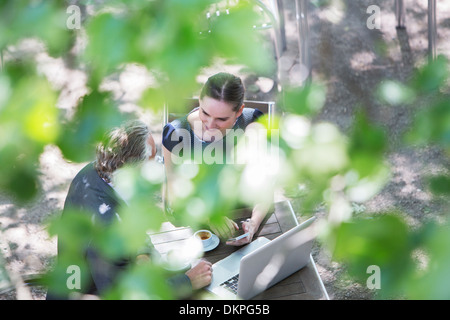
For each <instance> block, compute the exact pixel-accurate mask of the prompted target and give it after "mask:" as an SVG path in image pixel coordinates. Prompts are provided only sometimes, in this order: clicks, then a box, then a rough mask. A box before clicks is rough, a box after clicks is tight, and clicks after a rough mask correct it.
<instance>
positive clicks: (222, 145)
mask: <svg viewBox="0 0 450 320" xmlns="http://www.w3.org/2000/svg"><path fill="white" fill-rule="evenodd" d="M196 110H198V108H195V109H193V110H192V111H191V112H190V113H189V114H191V113H192V112H194V111H196ZM189 114H187V115H186V116H184V117H182V118H180V119H176V120H174V121H172V122H170V123H168V124H166V125H165V126H164V129H163V134H162V144H163V146H164V147H165V148H166V149H167V150H169V151H170V152H172V153H174V154H176V155H178V156H180V157H183V158H185V159H189V158H190V159H195V160H199V161H202V160H205V155H206V153H207V154H208V155H212V158H215V160H218V161H219V162H220V161H223V160H221V159H225V157H226V155H227V154H226V151H228V150H230V149H228V147H230V148H232V147H234V145H235V144H236V138H235V137H239V136H240V135H241V134H243V133H244V130H245V128H246V127H247V126H248V125H249V124H250V123H252V122H254V121H256V120H257V119H258V118H259V117H261V116H262V115H263V113H262V112H261V111H259V110H258V109H252V108H244V110H243V112H242V114H241V115H240V116H239V117H238V118H237V120H236V123H235V124H234V126H233V128H232V129H231V130H229V131H228V133H227V134H226V135H225V136H224V138H223V139H221V140H219V141H215V142H206V141H203V140H201V139H200V138H199V137H197V136H196V135H195V134H194V131H193V130H192V128H191V125H190V124H189V122H188V120H187V118H188V116H189ZM218 150H220V152H223V151H225V152H223V153H222V154H223V156H224V158H221V157H215V155H214V152H216V151H218ZM211 153H212V154H211ZM201 156H203V158H202V159H200V158H199V157H201ZM220 163H223V162H220Z"/></svg>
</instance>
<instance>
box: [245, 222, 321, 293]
mask: <svg viewBox="0 0 450 320" xmlns="http://www.w3.org/2000/svg"><path fill="white" fill-rule="evenodd" d="M315 219H316V218H315V217H313V218H310V219H308V220H306V221H305V222H303V223H301V224H300V225H298V226H296V227H294V228H292V229H291V230H289V231H288V232H286V233H284V234H282V235H281V236H279V237H277V238H275V239H274V240H272V241H271V242H269V243H267V244H266V245H264V246H263V247H261V248H258V249H257V250H255V251H253V252H251V253H249V254H248V255H246V256H244V257H243V258H242V260H241V264H240V271H239V286H238V296H239V297H240V298H242V299H250V298H252V297H254V296H256V295H257V294H259V293H261V292H263V291H264V290H266V289H267V288H269V287H271V286H273V285H274V284H276V283H278V282H279V281H281V280H283V279H284V278H286V277H288V276H290V275H291V274H293V273H294V272H296V271H298V270H300V269H301V268H303V267H304V266H305V265H306V264H307V263H308V262H309V260H310V254H311V248H312V245H313V241H314V238H315V233H314V231H313V228H309V227H310V226H311V225H312V224H313V222H314V221H315Z"/></svg>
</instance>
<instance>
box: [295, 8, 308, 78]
mask: <svg viewBox="0 0 450 320" xmlns="http://www.w3.org/2000/svg"><path fill="white" fill-rule="evenodd" d="M308 2H309V1H307V0H296V1H295V10H296V20H297V32H298V50H299V55H300V64H302V65H303V66H304V67H305V68H307V72H308V76H307V81H309V80H310V79H311V57H310V48H309V25H308Z"/></svg>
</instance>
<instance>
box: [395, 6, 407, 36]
mask: <svg viewBox="0 0 450 320" xmlns="http://www.w3.org/2000/svg"><path fill="white" fill-rule="evenodd" d="M395 18H396V20H397V29H404V28H406V25H405V4H404V2H403V0H395Z"/></svg>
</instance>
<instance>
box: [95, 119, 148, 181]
mask: <svg viewBox="0 0 450 320" xmlns="http://www.w3.org/2000/svg"><path fill="white" fill-rule="evenodd" d="M150 134H151V133H150V130H149V128H148V127H147V125H146V124H145V123H143V122H141V121H128V122H126V123H124V124H123V125H122V126H120V127H117V128H114V129H112V130H111V131H110V132H108V133H107V135H106V136H105V139H104V140H103V142H101V143H99V144H98V146H97V150H96V160H95V163H94V166H95V169H96V170H97V172H98V174H99V175H100V177H102V178H103V179H104V180H105V181H106V182H111V174H112V173H113V172H114V171H116V170H117V169H119V168H121V167H122V166H123V165H125V164H130V163H139V162H142V161H144V160H146V159H148V158H149V157H150V156H151V155H152V149H151V147H150V146H149V145H148V139H149V136H150Z"/></svg>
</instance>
